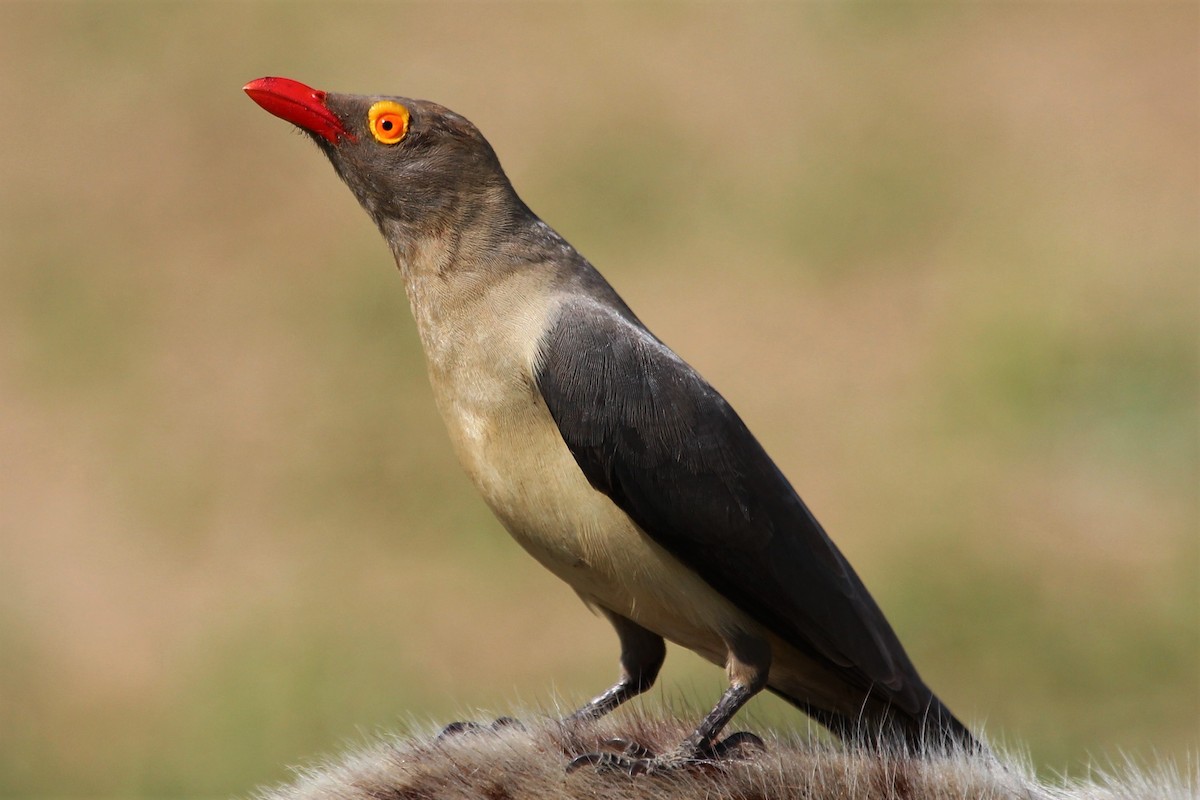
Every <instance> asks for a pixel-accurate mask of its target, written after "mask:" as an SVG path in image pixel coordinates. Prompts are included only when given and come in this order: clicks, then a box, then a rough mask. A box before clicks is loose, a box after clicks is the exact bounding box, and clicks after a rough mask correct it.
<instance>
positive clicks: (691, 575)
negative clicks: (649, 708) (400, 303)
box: [245, 78, 978, 773]
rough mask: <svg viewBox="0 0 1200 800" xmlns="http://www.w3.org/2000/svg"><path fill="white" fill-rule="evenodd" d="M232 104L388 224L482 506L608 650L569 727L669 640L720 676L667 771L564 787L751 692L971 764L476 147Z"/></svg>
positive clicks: (410, 125) (618, 302) (597, 708)
mask: <svg viewBox="0 0 1200 800" xmlns="http://www.w3.org/2000/svg"><path fill="white" fill-rule="evenodd" d="M245 91H246V93H247V94H248V95H250V97H251V98H252V99H253V100H254V101H255V102H256V103H258V104H259V105H260V106H262V107H263V108H264V109H266V110H267V111H269V112H271V113H272V114H274V115H275V116H278V117H281V118H283V119H285V120H287V121H288V122H291V123H292V124H294V125H296V126H298V127H299V128H301V129H302V130H304V131H306V132H307V133H308V134H310V135H311V137H312V139H313V140H314V141H315V142H316V143H317V145H318V146H319V147H320V149H321V150H322V151H323V152H324V153H325V155H326V156H328V157H329V160H330V161H331V162H332V163H333V168H334V169H335V170H337V173H338V175H339V176H341V178H342V180H343V181H345V183H346V185H347V186H349V187H350V190H351V191H352V192H353V193H354V196H355V197H357V198H358V201H359V202H360V203H361V204H362V206H363V208H364V209H366V211H367V213H368V214H369V215H370V216H371V219H373V220H374V221H375V224H376V225H377V226H379V230H380V232H381V233H382V234H383V238H384V240H385V241H386V242H387V244H388V247H389V248H390V249H391V251H392V255H393V256H395V260H396V264H397V266H398V267H399V269H400V274H401V275H402V276H403V278H404V286H405V289H406V290H407V292H408V299H409V303H410V304H411V306H412V311H413V315H414V316H415V318H416V323H417V331H418V333H419V335H420V339H421V344H422V345H423V346H424V349H425V355H426V358H427V359H428V368H429V377H430V380H431V381H432V384H433V393H434V396H435V398H436V400H437V405H438V409H439V410H440V411H441V415H442V417H443V419H444V420H445V423H446V427H447V428H448V429H449V432H450V439H451V441H452V442H453V445H454V448H455V450H456V452H457V454H458V458H459V459H460V460H461V462H462V464H463V466H464V467H465V468H466V471H467V473H468V475H470V478H471V480H472V481H473V482H474V484H475V486H476V488H478V490H479V492H480V493H481V494H482V495H483V499H484V500H485V501H486V502H487V504H488V506H489V507H490V508H491V509H492V511H493V512H495V514H496V516H497V517H498V518H499V520H500V522H501V523H502V524H503V526H504V527H505V528H506V529H507V530H508V532H509V533H510V534H512V536H513V538H514V539H516V540H517V542H518V543H519V544H520V545H521V546H522V547H524V548H525V550H527V551H528V552H529V554H530V555H532V556H533V557H534V558H536V559H537V560H538V561H539V562H541V564H542V565H543V566H544V567H546V568H547V569H549V570H550V571H551V572H553V573H554V574H555V575H557V576H558V577H559V578H562V579H563V580H564V581H566V582H567V583H568V584H570V586H571V588H573V589H574V590H575V591H576V593H578V595H579V596H580V597H581V598H582V599H583V602H584V603H586V604H587V605H588V606H589V607H591V608H592V609H594V610H595V611H596V612H598V613H599V614H601V615H603V616H604V617H605V618H606V619H608V621H609V622H611V623H612V626H613V627H614V628H615V629H616V632H617V636H618V637H619V639H620V645H621V656H620V667H621V672H620V680H619V681H617V683H616V684H615V685H614V686H613V687H612V688H610V689H609V690H608V691H606V692H604V693H603V694H600V695H599V696H597V697H596V698H594V699H593V700H591V701H590V702H589V703H587V704H586V705H584V706H583V707H582V708H581V709H579V711H577V712H575V714H573V715H572V717H571V719H572V720H573V721H584V720H588V719H591V718H595V717H599V716H601V715H603V714H606V713H607V712H609V711H611V710H612V709H614V708H616V707H617V706H619V705H620V704H621V703H623V702H625V701H626V700H628V699H629V698H631V697H633V696H634V695H637V694H639V693H641V692H644V691H646V690H647V689H648V688H649V687H650V686H651V685H652V684H653V683H654V680H655V678H656V676H657V675H658V671H659V668H660V667H661V666H662V663H663V658H664V656H665V652H666V649H665V645H664V641H663V640H664V639H669V640H670V641H672V642H676V643H677V644H680V645H682V646H684V647H687V648H689V649H691V650H694V651H695V652H697V653H699V654H700V655H701V656H703V657H704V658H706V659H707V660H709V661H711V662H713V663H714V664H717V665H720V666H723V667H725V669H726V672H727V674H728V678H729V688H728V689H727V690H726V691H725V693H724V694H723V696H722V697H721V698H720V700H719V701H718V702H717V704H716V706H715V707H714V708H713V709H712V711H711V712H710V713H708V714H707V715H706V716H705V717H704V718H703V719H702V720H701V721H700V723H699V725H698V726H697V727H696V729H695V732H694V733H693V734H692V735H691V736H690V737H688V738H687V739H686V740H685V741H684V742H683V743H682V744H681V745H680V746H679V748H678V749H677V750H676V751H675V752H672V753H666V754H661V755H654V754H651V753H646V752H636V751H635V750H634V749H633V748H631V749H630V751H629V752H625V753H607V752H606V753H603V754H589V755H587V756H583V757H582V758H581V759H577V762H578V763H577V764H576V766H578V764H583V763H589V764H597V765H599V766H606V767H610V768H618V769H625V770H627V771H629V772H634V773H636V772H645V771H653V770H660V769H666V768H669V767H671V766H675V765H678V764H686V763H691V762H695V761H703V760H705V759H710V758H715V757H717V756H718V755H720V754H721V753H722V752H724V751H725V750H727V749H728V743H727V742H720V741H718V736H719V734H720V732H721V730H722V729H723V728H724V727H725V725H726V723H727V722H728V721H729V720H730V718H731V717H732V716H733V715H734V714H735V713H736V712H737V710H738V709H739V708H741V707H742V705H743V704H745V703H746V701H747V700H749V699H750V698H751V697H753V696H754V695H755V694H756V693H758V692H759V691H761V690H763V689H770V690H771V691H772V692H774V693H775V694H777V695H779V696H781V697H783V698H784V699H786V700H787V701H789V702H790V703H792V704H794V705H795V706H797V707H798V708H800V709H801V710H803V711H804V712H806V713H807V714H809V715H811V716H812V717H813V718H815V719H817V720H818V721H820V722H821V723H822V724H824V725H826V726H827V727H829V728H830V729H831V730H833V731H834V732H835V733H837V734H838V735H839V736H841V737H843V738H845V739H848V740H852V741H854V742H857V743H860V744H863V745H865V746H880V747H889V746H896V747H901V748H905V749H910V750H911V749H921V750H928V749H930V748H935V749H944V748H948V747H960V746H961V747H967V748H975V747H978V745H977V744H976V742H975V739H974V738H973V737H972V735H971V733H970V732H969V731H968V730H967V729H966V728H965V727H964V726H963V725H962V723H960V722H959V721H958V720H957V719H956V718H955V717H954V715H953V714H951V713H950V711H949V710H948V709H947V708H946V706H944V705H943V704H942V702H941V701H940V700H938V698H937V697H936V696H935V695H934V694H933V692H931V691H930V690H929V688H928V687H926V685H925V684H924V682H922V680H921V678H920V677H919V676H918V675H917V670H916V669H915V668H914V667H913V664H912V662H911V661H910V660H909V658H908V656H907V655H906V654H905V652H904V648H903V647H902V646H901V645H900V642H899V640H898V639H897V638H896V634H895V633H894V632H893V631H892V628H891V626H890V625H889V624H888V622H887V620H886V619H885V618H884V616H883V613H882V612H881V611H880V610H879V607H878V606H877V605H876V604H875V601H874V600H873V599H872V598H871V595H870V594H869V593H868V592H867V590H866V588H865V587H864V586H863V584H862V581H860V580H859V578H858V576H857V575H856V574H855V572H854V570H853V569H852V568H851V567H850V564H849V563H848V562H847V561H846V559H845V557H843V556H842V554H841V552H839V550H838V548H837V547H836V546H835V545H834V544H833V542H832V541H831V540H830V539H829V537H828V536H827V535H826V533H825V531H824V529H822V527H821V525H820V524H819V523H818V522H817V520H816V519H815V518H814V517H813V515H812V513H810V512H809V510H808V508H807V507H806V506H805V504H804V503H803V501H801V499H800V497H799V496H798V495H797V494H796V491H795V490H794V489H793V488H792V486H791V484H790V483H789V482H788V480H787V478H785V477H784V476H783V474H782V473H781V472H780V471H779V468H778V467H776V466H775V464H774V462H772V460H771V458H770V457H769V456H768V455H767V453H766V452H765V451H764V450H763V448H762V446H761V445H760V444H759V443H758V441H757V440H756V439H755V438H754V436H753V435H752V434H751V433H750V431H749V430H747V428H746V425H745V424H744V423H743V422H742V420H741V419H740V418H739V417H738V415H737V413H735V412H734V410H733V409H732V408H730V406H729V404H728V403H727V402H726V401H725V400H724V398H722V397H721V395H720V394H718V393H717V391H716V390H715V389H713V387H712V386H710V385H709V384H708V382H707V381H705V380H704V378H702V377H701V376H700V375H699V374H698V373H697V372H696V370H694V369H692V367H690V366H689V365H688V364H687V363H685V362H684V361H683V359H681V358H680V357H679V356H677V355H676V354H675V353H674V352H673V351H672V350H671V349H670V348H669V347H667V346H666V345H665V344H663V343H662V342H661V341H660V340H659V339H658V338H657V337H655V336H654V334H652V333H651V332H650V331H649V330H647V328H646V326H645V325H643V324H642V322H641V320H639V319H638V318H637V316H635V315H634V313H633V312H632V311H631V310H630V309H629V307H628V306H627V305H626V304H625V302H624V301H623V300H622V299H621V298H620V296H618V294H617V293H616V291H614V290H613V288H612V287H611V286H610V285H609V284H608V282H607V281H606V280H605V279H604V278H603V277H602V276H601V275H600V273H599V272H597V271H596V269H595V268H594V267H593V266H592V265H591V264H590V263H588V261H587V260H586V259H585V258H584V257H583V256H581V255H580V254H579V253H578V252H577V251H576V250H575V248H573V247H572V246H571V245H570V244H568V243H567V242H566V240H564V239H563V238H562V237H561V236H559V234H558V233H556V232H555V231H554V230H553V229H552V228H550V227H549V226H548V225H547V224H546V223H545V222H543V221H542V220H541V219H539V218H538V216H537V215H536V214H534V213H533V212H532V211H531V210H530V209H529V208H528V207H527V206H526V205H525V203H523V202H522V201H521V199H520V198H519V197H518V196H517V193H516V192H515V191H514V190H513V187H512V184H511V183H509V180H508V178H507V177H506V175H505V174H504V170H503V169H501V167H500V162H499V160H498V159H497V157H496V154H495V152H494V151H493V150H492V147H491V146H490V145H489V144H488V142H487V140H486V139H484V138H483V135H482V134H480V132H479V131H478V130H477V129H476V128H475V126H474V125H472V124H471V123H470V122H468V121H467V120H466V119H464V118H463V117H461V116H459V115H458V114H456V113H454V112H453V111H450V110H449V109H446V108H443V107H442V106H439V105H436V104H435V103H431V102H428V101H425V100H410V99H408V98H405V97H380V96H365V97H364V96H358V95H347V94H334V93H332V92H323V91H319V90H316V89H312V88H310V87H308V86H305V85H304V84H302V83H298V82H296V81H293V80H288V79H286V78H261V79H259V80H256V81H252V82H251V83H249V84H247V85H246V87H245ZM732 738H733V737H730V739H732ZM723 745H725V746H724V747H723Z"/></svg>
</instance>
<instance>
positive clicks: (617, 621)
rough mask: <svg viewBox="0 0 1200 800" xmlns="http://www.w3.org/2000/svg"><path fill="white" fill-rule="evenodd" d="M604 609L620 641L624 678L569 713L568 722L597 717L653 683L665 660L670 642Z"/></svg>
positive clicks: (602, 610)
mask: <svg viewBox="0 0 1200 800" xmlns="http://www.w3.org/2000/svg"><path fill="white" fill-rule="evenodd" d="M601 612H602V613H603V614H604V616H605V617H607V618H608V621H609V622H610V623H612V626H613V628H615V629H616V631H617V638H618V639H620V641H621V679H620V680H619V681H617V682H616V683H615V684H613V686H612V687H611V688H609V689H608V690H607V691H605V692H604V693H602V694H599V695H597V696H596V697H593V698H592V699H591V700H589V701H588V702H587V704H586V705H584V706H583V707H582V708H580V709H579V710H578V711H576V712H575V713H574V714H571V715H570V716H569V717H567V720H566V721H567V722H586V721H588V720H593V719H597V718H599V717H602V716H604V715H605V714H607V713H608V712H610V711H612V710H613V709H614V708H616V707H617V706H619V705H621V704H622V703H624V702H625V701H626V700H628V699H629V698H631V697H636V696H637V695H639V694H641V693H642V692H644V691H646V690H647V689H649V688H650V687H651V686H653V685H654V680H655V678H657V677H658V671H659V669H661V668H662V664H663V660H664V659H665V658H666V657H667V646H666V644H665V643H664V642H663V638H662V637H661V636H659V635H658V634H657V633H653V632H651V631H648V630H646V629H645V628H643V627H642V626H641V625H638V624H637V623H636V622H634V621H633V620H631V619H629V618H627V617H623V616H621V615H620V614H616V613H614V612H612V611H609V610H608V609H603V608H602V609H601Z"/></svg>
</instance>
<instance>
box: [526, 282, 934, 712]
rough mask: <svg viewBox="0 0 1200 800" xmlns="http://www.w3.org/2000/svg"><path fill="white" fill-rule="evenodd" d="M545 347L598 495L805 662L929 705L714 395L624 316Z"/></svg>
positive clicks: (569, 312)
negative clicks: (813, 661)
mask: <svg viewBox="0 0 1200 800" xmlns="http://www.w3.org/2000/svg"><path fill="white" fill-rule="evenodd" d="M541 345H542V347H541V352H540V364H539V369H538V373H537V385H538V388H539V390H540V392H541V395H542V397H543V398H544V400H545V402H546V405H547V407H548V408H549V410H550V413H551V415H552V416H553V418H554V421H555V423H556V424H557V425H558V428H559V431H560V432H561V434H562V437H563V439H564V441H565V442H566V444H567V446H568V447H569V448H570V450H571V453H572V454H573V455H574V457H575V460H576V462H577V463H578V464H579V467H580V469H581V470H582V471H583V473H584V474H585V475H586V476H587V479H588V481H589V482H590V483H591V484H592V486H593V487H595V488H596V489H597V490H598V491H600V492H603V493H604V494H605V495H607V496H608V497H609V498H611V499H612V500H613V502H614V503H616V504H617V506H618V507H620V508H621V509H622V510H623V511H624V512H625V513H626V514H628V515H629V516H630V518H632V519H633V521H634V522H635V523H637V525H638V526H639V527H640V528H641V529H642V530H643V531H644V532H645V533H646V534H647V535H649V536H650V537H651V538H653V539H654V540H655V541H656V542H657V543H658V544H660V545H661V546H662V547H664V548H665V549H666V550H668V551H669V552H670V553H672V554H673V555H674V556H675V557H676V558H678V559H679V560H680V561H681V562H683V563H684V564H686V565H687V566H688V567H689V568H690V569H692V570H694V571H695V572H696V573H698V574H699V575H700V576H701V577H702V578H704V580H705V581H707V582H708V583H709V584H710V585H711V586H713V587H714V588H715V589H716V590H717V591H719V592H720V593H721V594H722V595H724V596H725V597H726V598H728V599H729V600H730V601H731V602H733V603H734V604H735V605H736V606H738V607H739V608H741V609H742V610H743V611H745V612H746V613H747V614H749V615H750V616H751V617H752V618H754V619H756V620H758V621H760V622H761V623H762V624H763V625H764V626H765V627H766V628H767V629H768V630H771V631H772V632H773V633H775V634H776V635H777V636H780V637H781V638H782V639H784V640H785V641H787V642H788V643H789V644H791V645H792V646H793V647H795V648H796V649H798V650H800V651H801V652H803V653H805V654H807V655H808V656H810V657H813V658H817V659H819V660H820V661H822V662H824V663H827V664H829V665H830V666H832V667H834V668H835V669H837V670H839V671H840V672H841V673H842V674H843V675H844V677H845V679H846V680H848V681H850V682H851V683H852V684H854V685H858V686H860V687H862V688H863V689H864V690H866V689H871V690H872V691H878V690H880V689H885V688H886V689H887V690H889V691H888V694H892V695H893V697H892V700H893V702H898V703H899V705H900V706H901V707H904V706H907V705H910V702H906V700H912V701H915V700H916V698H915V697H912V696H911V695H909V696H908V697H904V696H903V695H908V692H909V691H911V688H912V684H913V681H916V685H917V686H920V685H921V684H920V680H919V678H917V676H916V671H915V669H914V668H913V666H912V664H911V662H909V660H908V657H907V656H906V655H905V653H904V650H903V648H902V647H901V645H900V643H899V641H898V640H897V638H896V636H895V634H894V633H893V631H892V629H891V626H890V625H889V624H888V623H887V620H886V619H885V618H884V616H883V613H882V612H881V611H880V610H879V608H878V606H877V605H876V604H875V602H874V600H873V599H872V598H871V596H870V594H868V592H867V590H866V588H865V587H864V586H863V584H862V582H861V581H860V580H859V578H858V576H857V575H856V574H855V573H854V570H853V569H852V568H851V567H850V565H849V564H848V563H847V561H846V559H845V558H844V557H843V556H842V554H841V553H840V552H839V551H838V549H837V547H836V546H835V545H834V543H833V542H832V541H831V540H830V539H829V537H828V536H827V535H826V533H825V531H824V530H823V529H822V527H821V525H820V524H819V523H818V522H817V520H816V519H815V518H814V517H813V515H812V514H811V513H810V512H809V510H808V508H807V507H806V506H805V505H804V503H803V501H802V500H801V499H800V497H799V496H798V495H797V494H796V492H795V490H794V489H793V488H792V486H791V485H790V484H789V483H788V481H787V479H786V478H785V477H784V476H783V474H782V473H781V472H780V471H779V469H778V468H777V467H776V466H775V464H774V462H773V461H772V460H771V459H770V457H769V456H768V455H767V454H766V452H765V451H764V450H763V448H762V446H761V445H760V444H759V443H758V441H757V440H756V439H755V438H754V436H753V435H752V434H751V433H750V431H749V430H748V429H747V428H746V425H745V424H744V423H743V422H742V420H741V418H740V417H738V415H737V413H736V412H735V411H734V410H733V409H732V408H731V407H730V406H729V404H728V403H727V402H726V401H725V399H724V398H723V397H721V395H720V394H718V393H717V391H716V390H715V389H713V388H712V386H710V385H709V384H708V383H707V382H706V381H705V380H704V379H703V378H702V377H700V375H699V374H698V373H697V372H696V371H695V370H693V369H692V368H691V367H690V366H689V365H688V364H686V363H685V362H684V361H683V360H682V359H680V358H679V357H678V356H677V355H676V354H675V353H674V352H672V351H671V350H670V349H669V348H667V347H666V346H665V345H663V344H662V343H661V342H660V341H659V340H658V339H656V338H655V337H654V336H653V335H652V334H650V333H649V332H648V331H647V330H646V329H645V328H644V327H643V326H642V325H641V323H639V322H638V321H637V319H636V318H635V317H633V316H632V314H631V313H626V309H625V308H624V307H623V306H616V307H614V306H612V305H609V304H605V303H599V302H596V301H594V300H590V299H582V300H572V301H569V302H568V304H567V305H565V306H564V307H563V308H562V309H561V310H560V313H559V316H558V317H557V318H556V320H555V321H554V323H553V324H552V325H551V326H550V328H549V329H548V331H547V332H546V334H545V336H544V338H543V341H542V342H541ZM906 689H907V690H906ZM897 692H898V693H899V694H900V695H901V696H896V694H895V693H897Z"/></svg>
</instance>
